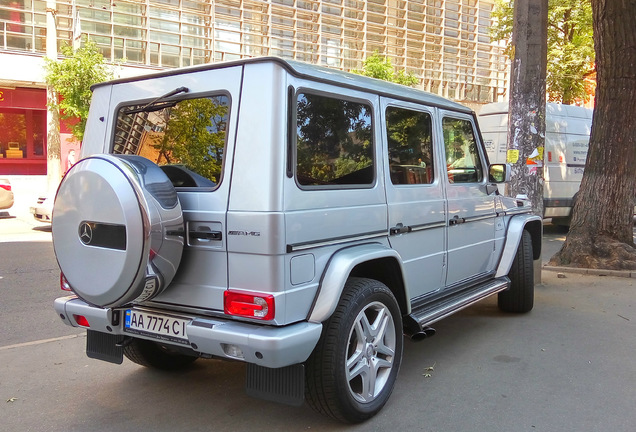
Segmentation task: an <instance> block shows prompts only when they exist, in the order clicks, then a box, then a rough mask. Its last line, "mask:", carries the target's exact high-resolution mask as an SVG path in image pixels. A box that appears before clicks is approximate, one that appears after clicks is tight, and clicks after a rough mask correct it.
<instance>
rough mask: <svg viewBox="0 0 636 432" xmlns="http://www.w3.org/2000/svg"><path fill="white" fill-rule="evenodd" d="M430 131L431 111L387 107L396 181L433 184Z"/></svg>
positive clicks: (391, 155)
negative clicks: (429, 112)
mask: <svg viewBox="0 0 636 432" xmlns="http://www.w3.org/2000/svg"><path fill="white" fill-rule="evenodd" d="M431 130H432V122H431V116H430V114H428V113H425V112H419V111H412V110H408V109H404V108H396V107H389V108H387V110H386V133H387V141H388V144H389V169H390V171H391V182H392V183H393V184H395V185H400V184H430V183H433V136H432V132H431Z"/></svg>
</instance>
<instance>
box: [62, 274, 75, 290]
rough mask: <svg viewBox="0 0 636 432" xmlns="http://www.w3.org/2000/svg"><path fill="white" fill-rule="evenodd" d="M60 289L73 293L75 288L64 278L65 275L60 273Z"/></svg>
mask: <svg viewBox="0 0 636 432" xmlns="http://www.w3.org/2000/svg"><path fill="white" fill-rule="evenodd" d="M60 288H61V289H62V290H63V291H73V288H71V286H70V285H69V283H68V281H67V280H66V277H64V273H62V272H60Z"/></svg>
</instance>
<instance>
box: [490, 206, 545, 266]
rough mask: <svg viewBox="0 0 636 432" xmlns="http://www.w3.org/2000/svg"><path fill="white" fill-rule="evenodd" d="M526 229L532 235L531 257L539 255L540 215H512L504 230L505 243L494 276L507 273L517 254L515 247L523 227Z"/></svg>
mask: <svg viewBox="0 0 636 432" xmlns="http://www.w3.org/2000/svg"><path fill="white" fill-rule="evenodd" d="M526 228H527V229H528V231H529V232H530V235H531V236H532V250H533V259H535V260H537V259H539V257H540V256H541V238H542V236H543V225H542V219H541V217H540V216H537V215H534V214H522V215H516V216H513V217H512V218H511V219H510V222H508V229H507V231H506V244H505V245H504V248H503V252H502V253H501V259H500V260H499V266H498V267H497V273H496V274H495V277H496V278H498V277H502V276H506V275H508V273H509V272H510V267H512V262H513V261H514V259H515V255H516V254H517V248H518V247H519V242H520V241H521V235H522V234H523V230H524V229H526Z"/></svg>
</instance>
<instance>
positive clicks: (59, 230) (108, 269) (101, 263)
mask: <svg viewBox="0 0 636 432" xmlns="http://www.w3.org/2000/svg"><path fill="white" fill-rule="evenodd" d="M52 231H53V247H54V250H55V255H56V257H57V261H58V264H59V266H60V268H61V270H62V272H63V273H64V276H65V277H66V279H67V280H68V282H69V285H70V286H71V288H72V289H73V291H74V292H75V293H76V294H77V295H78V296H79V297H80V298H82V299H83V300H85V301H87V302H88V303H91V304H93V305H97V306H102V307H116V306H121V305H124V304H128V303H139V302H142V301H145V300H149V299H150V298H152V297H154V296H156V295H158V294H159V293H160V292H161V291H163V290H164V289H165V288H166V286H167V285H168V284H169V283H170V282H171V280H172V278H173V277H174V275H175V273H176V270H177V267H178V265H179V261H180V260H181V253H182V251H183V233H184V229H183V214H182V211H181V206H180V204H179V200H178V198H177V194H176V191H175V190H174V187H173V186H172V184H171V183H170V180H169V179H168V178H167V177H166V175H165V174H164V173H163V171H162V170H161V169H160V168H159V167H158V166H157V165H155V164H154V163H152V162H150V161H149V160H148V159H145V158H142V157H140V156H113V155H99V156H92V157H88V158H85V159H82V160H80V161H79V162H77V163H76V164H75V165H73V167H71V169H70V170H69V171H68V173H67V174H66V176H65V177H64V179H63V180H62V183H61V184H60V187H59V189H58V193H57V196H56V199H55V204H54V207H53V218H52ZM151 258H152V259H151Z"/></svg>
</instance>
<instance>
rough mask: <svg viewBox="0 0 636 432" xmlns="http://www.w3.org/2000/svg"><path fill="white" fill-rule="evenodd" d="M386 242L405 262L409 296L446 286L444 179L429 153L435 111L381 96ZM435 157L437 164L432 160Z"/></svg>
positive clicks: (432, 139) (431, 144)
mask: <svg viewBox="0 0 636 432" xmlns="http://www.w3.org/2000/svg"><path fill="white" fill-rule="evenodd" d="M381 107H382V126H383V128H384V132H385V145H386V147H385V150H384V152H383V153H384V158H385V162H386V164H387V165H386V166H387V169H386V174H385V177H386V179H385V181H386V193H387V203H388V216H389V227H390V228H389V233H390V236H389V241H390V243H391V247H393V248H394V249H395V250H396V251H398V253H399V254H400V256H401V257H402V260H403V266H404V270H405V278H406V284H407V288H408V290H409V295H410V297H411V298H412V299H413V298H417V297H419V296H422V295H425V294H428V293H431V292H434V291H436V290H438V289H440V288H441V287H443V286H444V279H443V276H444V275H445V272H444V270H445V267H444V253H445V244H446V235H445V231H446V217H445V210H444V207H445V206H444V190H443V185H442V176H441V175H440V174H444V175H445V174H446V169H445V167H444V166H443V165H442V166H440V163H439V162H438V161H439V157H437V158H436V155H435V152H434V150H433V142H434V138H435V137H434V128H433V120H432V119H433V118H434V115H433V113H434V111H433V109H432V108H430V107H426V106H422V105H416V104H412V103H406V102H400V101H395V100H391V99H388V98H382V103H381ZM436 159H437V160H436Z"/></svg>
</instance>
